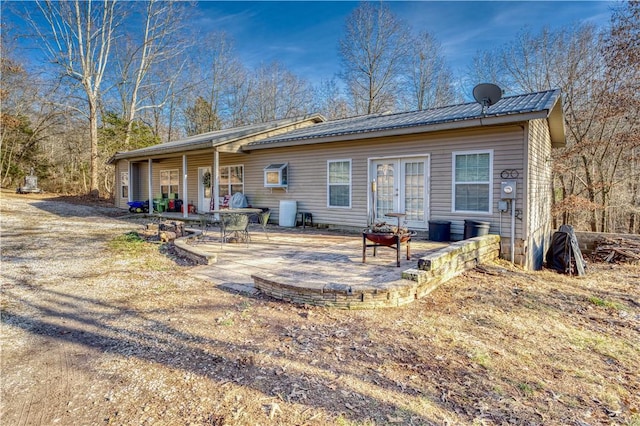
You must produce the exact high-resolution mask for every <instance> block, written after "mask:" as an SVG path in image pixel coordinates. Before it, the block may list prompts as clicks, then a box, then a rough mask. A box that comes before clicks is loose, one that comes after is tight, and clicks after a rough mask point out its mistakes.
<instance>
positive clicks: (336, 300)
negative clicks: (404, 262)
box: [251, 235, 500, 309]
mask: <svg viewBox="0 0 640 426" xmlns="http://www.w3.org/2000/svg"><path fill="white" fill-rule="evenodd" d="M499 255H500V236H498V235H485V236H480V237H475V238H470V239H468V240H463V241H458V242H456V243H452V244H451V245H449V246H448V247H445V248H442V249H440V250H436V251H434V252H433V253H430V254H429V255H427V256H425V257H422V258H420V259H419V260H418V267H417V268H416V269H408V270H406V271H404V272H402V278H401V279H399V280H397V281H393V282H387V283H383V284H381V285H379V286H366V285H348V284H336V283H325V282H321V281H310V280H308V279H305V278H304V277H292V276H284V275H278V274H273V273H260V274H254V275H252V276H251V277H252V278H253V281H254V283H255V286H256V288H257V289H259V290H260V291H262V292H263V293H265V294H267V295H269V296H271V297H274V298H276V299H279V300H284V301H286V302H291V303H296V304H306V305H318V306H327V307H334V308H341V309H375V308H389V307H397V306H402V305H406V304H408V303H411V302H413V301H414V300H416V299H419V298H421V297H424V296H426V295H427V294H429V293H431V292H432V291H433V290H435V289H436V288H437V287H438V286H440V284H442V283H444V282H446V281H448V280H450V279H451V278H453V277H454V276H456V275H458V274H461V273H462V272H464V271H466V270H468V269H472V268H474V267H475V266H476V265H478V264H479V263H482V262H487V261H489V260H493V259H496V258H497V257H498V256H499ZM301 279H304V281H301Z"/></svg>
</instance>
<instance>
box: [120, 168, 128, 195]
mask: <svg viewBox="0 0 640 426" xmlns="http://www.w3.org/2000/svg"><path fill="white" fill-rule="evenodd" d="M120 196H121V197H122V198H126V199H129V172H120Z"/></svg>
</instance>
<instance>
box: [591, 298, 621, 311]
mask: <svg viewBox="0 0 640 426" xmlns="http://www.w3.org/2000/svg"><path fill="white" fill-rule="evenodd" d="M589 303H591V304H593V305H596V306H600V307H602V308H608V309H613V310H616V311H619V310H621V309H622V305H621V304H620V303H617V302H612V301H611V300H606V299H602V298H600V297H598V296H591V297H589Z"/></svg>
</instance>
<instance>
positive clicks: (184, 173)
mask: <svg viewBox="0 0 640 426" xmlns="http://www.w3.org/2000/svg"><path fill="white" fill-rule="evenodd" d="M187 194H188V191H187V155H186V154H182V217H184V218H185V219H186V218H188V217H189V197H188V196H187Z"/></svg>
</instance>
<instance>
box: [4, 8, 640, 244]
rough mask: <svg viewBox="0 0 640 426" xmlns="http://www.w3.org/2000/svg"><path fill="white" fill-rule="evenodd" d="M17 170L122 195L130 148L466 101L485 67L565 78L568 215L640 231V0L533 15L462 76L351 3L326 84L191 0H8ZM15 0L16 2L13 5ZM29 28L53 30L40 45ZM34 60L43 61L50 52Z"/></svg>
mask: <svg viewBox="0 0 640 426" xmlns="http://www.w3.org/2000/svg"><path fill="white" fill-rule="evenodd" d="M1 7H2V8H3V9H5V8H9V7H11V8H15V9H16V10H15V13H19V14H20V15H21V16H23V17H24V22H23V24H24V25H23V26H22V27H20V28H13V27H10V25H9V24H8V23H6V22H3V31H2V63H1V67H2V79H1V88H0V97H1V101H2V111H1V116H0V117H1V123H2V129H1V134H0V138H1V144H2V145H1V158H0V160H1V168H0V173H1V182H2V186H3V187H16V186H18V185H20V183H21V182H22V180H23V178H24V176H25V175H27V174H28V173H29V170H31V169H33V170H34V171H35V174H36V175H37V176H38V178H39V182H40V184H41V186H42V187H43V188H44V189H45V190H47V191H51V192H63V193H94V194H95V195H97V194H101V195H103V196H109V195H110V194H111V193H112V191H113V182H112V180H113V172H112V170H111V169H110V167H109V166H107V165H106V160H107V159H108V158H109V157H110V156H111V155H113V153H114V152H116V151H118V150H119V151H122V150H129V149H135V148H140V147H144V146H149V145H152V144H156V143H161V142H167V141H171V140H176V139H179V138H181V137H184V136H187V135H193V134H198V133H202V132H207V131H212V130H217V129H222V128H228V127H233V126H238V125H243V124H249V123H258V122H264V121H269V120H274V119H281V118H287V117H293V116H299V115H303V114H308V113H313V112H320V113H322V114H324V115H325V116H326V117H327V118H329V119H331V118H342V117H347V116H352V115H359V114H367V113H378V112H383V111H396V112H398V111H409V110H417V109H425V108H431V107H437V106H441V105H446V104H450V103H454V102H462V101H463V100H464V99H465V98H468V96H465V93H467V92H468V93H470V91H471V87H473V85H475V84H476V83H480V82H492V83H496V84H498V85H500V86H501V87H502V88H503V89H504V91H505V94H506V95H511V94H519V93H524V92H534V91H541V90H547V89H550V88H560V89H561V90H562V93H563V103H564V109H565V115H566V129H567V138H568V146H567V147H566V148H563V149H556V150H555V151H554V155H553V158H552V159H550V161H552V162H553V168H554V183H553V188H550V191H553V194H554V197H553V199H554V215H555V216H554V220H555V223H554V225H555V226H554V227H557V226H559V225H561V224H563V223H570V224H572V225H573V226H574V227H575V228H576V229H578V230H579V229H588V230H591V231H605V232H630V233H640V183H639V182H640V167H639V166H640V136H639V135H640V65H639V64H640V54H639V52H640V3H639V2H638V1H627V2H624V3H620V4H618V5H617V6H615V9H613V10H612V14H611V25H610V26H609V28H607V29H606V30H602V31H600V30H597V29H596V28H595V27H594V26H592V25H590V24H581V25H577V26H571V27H566V28H561V29H543V30H542V31H540V32H538V33H533V32H531V31H528V30H524V31H523V32H521V34H520V36H519V37H518V38H517V39H515V40H513V41H512V42H511V43H509V44H508V45H505V46H502V47H500V48H497V49H492V50H490V51H486V52H478V54H477V55H476V57H475V58H474V60H473V66H472V67H470V69H469V70H468V72H467V73H466V75H465V76H462V77H460V76H459V77H454V74H453V72H452V71H451V68H450V67H449V66H448V65H447V63H446V60H445V57H444V55H443V53H442V49H441V47H440V44H439V41H438V40H436V39H435V38H434V37H433V36H432V35H431V34H430V33H429V32H428V29H427V28H410V27H409V26H408V25H407V24H406V23H404V22H402V21H401V20H400V19H399V18H398V17H397V16H395V15H394V14H393V13H392V12H391V11H390V10H389V9H388V8H387V7H386V6H385V4H384V3H369V2H363V3H361V4H360V5H359V6H357V7H356V8H355V9H354V11H353V12H352V14H351V15H350V16H349V17H348V18H347V20H346V22H345V26H344V34H343V36H342V37H341V41H340V44H339V46H336V47H335V48H336V49H338V52H339V54H340V57H341V59H342V62H341V72H340V73H339V74H338V75H337V76H327V78H326V80H324V81H323V82H321V83H319V84H315V85H314V84H311V83H310V82H309V81H307V80H306V79H305V78H304V77H302V76H298V75H295V74H294V73H293V72H291V71H290V70H288V69H286V67H285V66H284V65H283V64H281V63H278V62H274V63H269V64H262V65H260V66H258V67H255V68H249V67H247V66H245V65H244V64H243V63H242V62H241V60H240V59H239V56H238V55H237V53H236V52H235V50H234V47H233V41H232V40H231V39H230V38H229V37H228V36H227V35H225V34H224V33H217V32H212V33H209V34H198V33H196V30H195V29H194V28H192V27H191V26H189V25H188V24H189V22H190V20H191V19H192V16H193V14H194V9H193V5H192V4H191V3H186V2H169V1H157V0H152V1H146V2H116V1H108V0H93V1H67V2H54V1H40V2H25V3H17V2H15V3H12V2H3V3H2V6H1ZM3 12H4V11H3ZM25 37H31V38H30V39H29V40H31V41H32V42H33V43H34V44H37V45H38V46H40V50H38V53H37V54H36V53H34V50H33V49H31V50H29V49H25V48H24V43H22V42H21V40H24V39H25ZM32 46H33V44H32ZM34 61H36V62H37V66H34Z"/></svg>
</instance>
